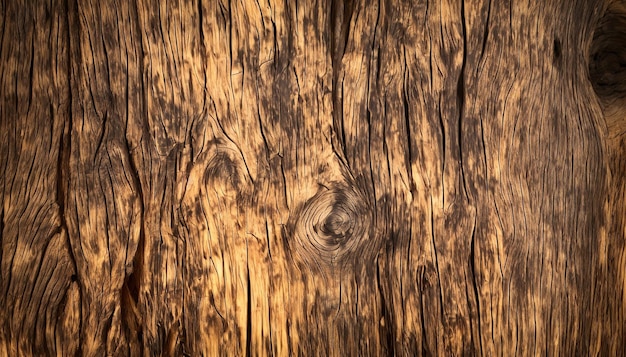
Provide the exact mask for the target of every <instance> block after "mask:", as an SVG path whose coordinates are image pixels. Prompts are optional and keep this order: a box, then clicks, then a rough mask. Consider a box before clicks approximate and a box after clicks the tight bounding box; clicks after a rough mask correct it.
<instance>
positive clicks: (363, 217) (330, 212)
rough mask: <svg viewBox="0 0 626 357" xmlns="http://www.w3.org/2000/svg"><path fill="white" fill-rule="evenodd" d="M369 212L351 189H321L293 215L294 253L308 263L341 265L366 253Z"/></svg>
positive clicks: (336, 186) (340, 185) (333, 185)
mask: <svg viewBox="0 0 626 357" xmlns="http://www.w3.org/2000/svg"><path fill="white" fill-rule="evenodd" d="M371 212H372V211H371V209H370V208H369V207H368V205H367V201H366V199H365V197H364V195H363V194H361V193H360V192H359V191H357V190H355V188H354V187H351V186H349V185H347V184H345V183H337V182H333V183H331V184H330V185H329V186H324V187H322V188H320V190H319V191H318V192H317V193H316V194H315V195H314V196H313V197H311V198H310V199H309V200H307V201H306V202H305V204H304V205H303V206H302V208H301V210H300V211H299V212H298V213H297V215H296V219H295V222H294V224H293V237H294V239H295V243H296V249H297V250H298V251H299V253H300V254H301V255H302V256H303V257H304V258H305V259H307V260H309V261H311V260H312V261H317V262H320V261H321V262H323V263H325V264H328V265H334V264H343V263H345V262H347V261H348V260H349V259H351V258H354V257H357V256H358V255H359V253H358V252H359V251H361V250H363V249H367V248H366V246H368V240H369V238H370V236H371V230H372V213H371Z"/></svg>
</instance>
